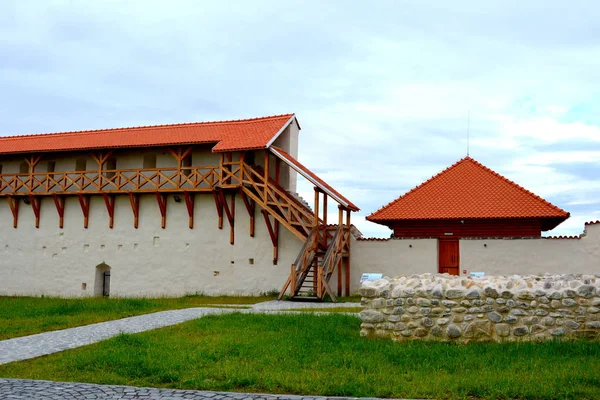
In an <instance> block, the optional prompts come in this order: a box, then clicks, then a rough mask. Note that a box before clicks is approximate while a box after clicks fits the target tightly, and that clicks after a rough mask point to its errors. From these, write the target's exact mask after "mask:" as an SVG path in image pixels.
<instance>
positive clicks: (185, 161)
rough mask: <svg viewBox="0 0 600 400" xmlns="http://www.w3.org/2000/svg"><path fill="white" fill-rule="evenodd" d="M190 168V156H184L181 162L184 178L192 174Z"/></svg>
mask: <svg viewBox="0 0 600 400" xmlns="http://www.w3.org/2000/svg"><path fill="white" fill-rule="evenodd" d="M191 166H192V155H191V154H190V155H188V156H186V157H185V158H184V159H183V160H181V168H183V174H184V175H185V176H190V174H191V173H192V170H191V168H190V167H191Z"/></svg>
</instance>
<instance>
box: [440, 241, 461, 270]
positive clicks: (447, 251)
mask: <svg viewBox="0 0 600 400" xmlns="http://www.w3.org/2000/svg"><path fill="white" fill-rule="evenodd" d="M438 256H439V257H438V260H439V272H440V273H441V274H443V273H448V274H450V275H460V272H459V268H460V256H459V247H458V239H440V240H439V241H438Z"/></svg>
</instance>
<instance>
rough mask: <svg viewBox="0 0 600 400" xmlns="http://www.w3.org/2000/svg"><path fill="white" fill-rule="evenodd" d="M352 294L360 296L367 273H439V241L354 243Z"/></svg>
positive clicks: (392, 274)
mask: <svg viewBox="0 0 600 400" xmlns="http://www.w3.org/2000/svg"><path fill="white" fill-rule="evenodd" d="M350 251H351V257H350V263H351V265H350V271H351V273H350V293H356V292H358V290H359V288H360V284H359V282H360V277H361V275H362V274H363V273H367V272H370V273H381V274H383V276H389V277H394V276H396V275H400V274H422V273H424V272H430V273H435V272H437V239H395V240H386V241H383V240H354V239H353V240H352V244H351V250H350Z"/></svg>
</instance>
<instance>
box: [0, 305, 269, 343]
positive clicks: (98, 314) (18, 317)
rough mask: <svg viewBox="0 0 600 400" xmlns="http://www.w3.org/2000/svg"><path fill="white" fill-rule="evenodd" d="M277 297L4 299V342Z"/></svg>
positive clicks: (0, 333) (0, 322) (0, 309)
mask: <svg viewBox="0 0 600 400" xmlns="http://www.w3.org/2000/svg"><path fill="white" fill-rule="evenodd" d="M274 298H275V296H260V297H233V296H219V297H211V296H185V297H180V298H157V299H145V298H139V299H118V298H115V299H107V298H84V299H61V298H50V297H44V298H40V297H0V340H3V339H8V338H14V337H18V336H25V335H31V334H34V333H40V332H47V331H53V330H57V329H65V328H71V327H75V326H81V325H86V324H93V323H96V322H102V321H108V320H111V319H119V318H125V317H131V316H134V315H140V314H147V313H151V312H156V311H163V310H171V309H180V308H188V307H203V306H207V305H209V304H241V305H244V304H246V305H248V304H254V303H258V302H261V301H268V300H273V299H274Z"/></svg>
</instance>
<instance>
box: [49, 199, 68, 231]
mask: <svg viewBox="0 0 600 400" xmlns="http://www.w3.org/2000/svg"><path fill="white" fill-rule="evenodd" d="M52 199H53V200H54V205H55V206H56V211H57V212H58V227H59V228H60V229H62V228H63V224H64V219H65V198H64V197H63V196H58V195H56V194H53V195H52Z"/></svg>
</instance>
